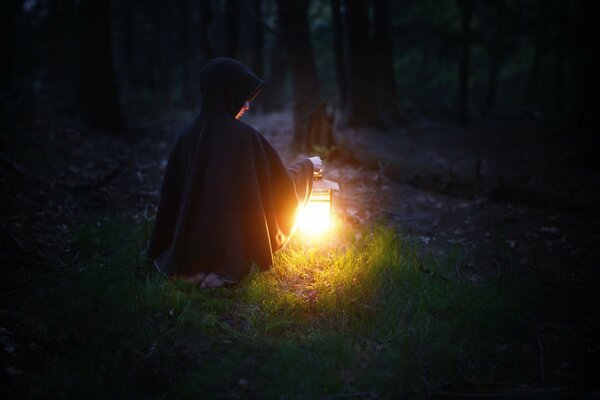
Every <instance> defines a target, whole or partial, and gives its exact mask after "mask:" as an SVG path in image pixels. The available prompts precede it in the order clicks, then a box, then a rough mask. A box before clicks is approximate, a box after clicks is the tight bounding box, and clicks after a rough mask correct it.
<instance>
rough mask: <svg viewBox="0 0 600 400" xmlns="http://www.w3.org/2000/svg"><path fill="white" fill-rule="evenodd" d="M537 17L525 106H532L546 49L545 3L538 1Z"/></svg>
mask: <svg viewBox="0 0 600 400" xmlns="http://www.w3.org/2000/svg"><path fill="white" fill-rule="evenodd" d="M537 4H538V17H537V21H536V37H535V50H534V54H533V59H532V60H531V66H530V68H529V79H528V80H527V92H526V93H525V105H526V106H529V107H530V106H531V105H532V104H533V96H534V95H535V92H536V89H537V86H538V83H539V80H540V76H539V75H540V68H541V65H542V57H543V56H544V53H545V50H546V49H545V47H546V2H544V1H538V3H537Z"/></svg>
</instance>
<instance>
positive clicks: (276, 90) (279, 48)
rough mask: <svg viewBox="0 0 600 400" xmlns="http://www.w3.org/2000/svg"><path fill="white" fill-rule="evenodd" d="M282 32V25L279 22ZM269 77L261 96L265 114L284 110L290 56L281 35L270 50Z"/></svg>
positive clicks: (275, 37)
mask: <svg viewBox="0 0 600 400" xmlns="http://www.w3.org/2000/svg"><path fill="white" fill-rule="evenodd" d="M277 25H278V29H279V31H281V27H280V26H281V24H280V22H279V21H278V22H277ZM268 56H269V57H268V63H269V77H268V79H267V81H266V84H265V88H264V89H263V93H262V94H261V95H260V98H261V102H262V106H263V110H264V111H265V112H273V111H278V110H281V109H282V108H283V105H284V104H283V101H284V93H285V83H286V76H287V69H288V68H287V66H288V61H287V58H288V55H287V51H286V49H285V46H284V43H283V38H282V36H281V35H279V34H278V35H275V36H274V37H273V40H272V42H271V44H270V46H269V49H268Z"/></svg>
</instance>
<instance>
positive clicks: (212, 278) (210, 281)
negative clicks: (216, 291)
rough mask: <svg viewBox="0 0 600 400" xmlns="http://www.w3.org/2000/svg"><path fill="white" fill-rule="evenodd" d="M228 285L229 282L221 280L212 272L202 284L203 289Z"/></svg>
mask: <svg viewBox="0 0 600 400" xmlns="http://www.w3.org/2000/svg"><path fill="white" fill-rule="evenodd" d="M225 284H227V281H226V280H224V279H223V278H221V277H220V276H219V275H217V274H215V273H213V272H211V273H210V274H208V275H206V278H204V280H203V281H202V283H201V284H200V287H201V288H217V287H221V286H223V285H225Z"/></svg>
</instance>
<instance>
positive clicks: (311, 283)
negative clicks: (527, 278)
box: [18, 220, 536, 398]
mask: <svg viewBox="0 0 600 400" xmlns="http://www.w3.org/2000/svg"><path fill="white" fill-rule="evenodd" d="M149 228H150V226H149V225H147V224H143V225H138V224H134V223H131V222H130V221H119V220H113V221H104V222H103V223H102V224H101V225H100V226H98V225H90V226H86V227H83V228H82V229H80V230H79V231H78V232H77V233H76V234H75V243H76V248H78V249H79V251H80V257H79V261H78V262H77V263H76V264H75V265H70V266H64V267H61V268H60V269H58V270H55V271H53V272H50V273H48V274H46V275H45V276H43V277H41V278H40V280H39V282H38V283H37V284H36V287H37V288H38V289H37V293H36V294H35V295H34V296H33V297H34V301H32V302H31V303H30V304H29V306H25V307H24V308H25V309H24V310H23V315H22V316H21V318H22V320H23V321H27V324H28V326H30V327H31V328H30V333H29V334H30V335H31V336H32V337H35V338H38V339H39V340H41V341H42V342H43V343H46V345H45V347H46V348H47V349H51V350H46V353H45V356H44V357H43V363H42V365H41V366H40V367H39V369H38V371H37V372H36V373H35V374H34V377H35V378H34V379H32V380H31V381H30V382H29V383H28V385H27V386H23V387H20V389H18V390H19V391H22V392H21V394H26V395H40V394H43V395H44V396H47V395H48V394H50V393H52V394H60V395H63V396H70V397H71V396H72V397H84V396H85V397H146V396H153V397H155V396H156V397H160V396H165V397H172V396H179V397H184V398H185V397H195V398H197V397H198V395H199V394H204V395H205V397H207V398H248V397H258V398H323V397H327V396H333V395H339V394H345V393H353V392H361V393H362V392H364V393H371V395H373V396H381V397H384V398H385V397H395V396H397V395H407V394H414V393H423V392H427V391H433V390H438V389H440V388H444V387H448V386H449V385H453V386H454V387H456V386H460V385H462V384H463V383H464V382H465V381H467V382H475V383H476V382H485V381H488V380H494V379H497V378H498V376H502V377H504V378H506V377H508V376H509V375H510V374H514V375H515V376H519V377H520V378H521V379H523V378H524V377H525V375H526V374H527V371H529V369H530V368H529V366H528V364H527V363H524V362H523V360H521V359H517V358H516V357H517V356H515V352H514V350H515V349H517V348H526V347H527V346H528V344H529V342H530V341H531V340H533V339H531V338H530V337H529V336H530V333H529V332H528V328H527V325H526V324H525V323H524V322H522V321H523V317H524V316H525V314H526V313H528V310H530V309H531V307H532V306H533V304H532V302H531V301H530V299H531V298H535V297H536V296H535V294H534V288H532V287H530V286H525V285H522V284H516V283H515V282H504V281H502V280H498V281H495V282H492V283H490V284H487V285H473V284H471V283H469V282H467V281H463V280H460V279H448V278H443V276H448V274H445V273H444V268H446V267H445V264H444V261H440V262H431V263H428V265H427V268H424V267H422V265H421V264H420V263H421V261H420V260H419V258H418V257H417V256H416V251H415V248H414V247H413V246H411V245H410V244H408V243H407V242H405V241H403V240H402V239H401V238H400V237H398V236H396V235H394V233H393V232H391V231H389V230H386V229H384V228H375V229H373V230H371V231H364V232H346V233H345V234H344V235H343V237H340V238H339V239H338V240H336V241H335V242H330V243H327V244H326V245H322V246H320V247H311V246H306V245H303V244H302V243H300V242H296V243H292V244H291V245H290V246H289V247H288V248H286V249H285V250H284V251H283V252H281V253H279V254H278V255H277V257H276V263H275V267H274V268H273V269H272V270H271V271H269V272H266V273H254V274H252V275H251V276H250V277H249V278H248V279H247V280H245V281H244V282H243V283H241V284H240V285H239V286H237V287H236V288H234V289H213V290H210V291H203V290H198V289H197V288H195V287H193V286H192V285H190V284H187V283H185V282H181V281H177V282H169V281H167V280H166V279H164V278H163V277H162V276H160V275H159V274H157V273H156V272H155V271H154V270H153V267H152V265H151V264H150V263H149V262H148V261H147V260H145V259H144V256H143V253H144V245H145V243H146V240H147V237H148V232H149ZM424 270H425V271H427V272H424ZM41 338H43V339H41ZM531 362H532V363H535V362H536V360H535V359H532V361H531ZM517 366H519V367H517ZM359 397H360V396H359Z"/></svg>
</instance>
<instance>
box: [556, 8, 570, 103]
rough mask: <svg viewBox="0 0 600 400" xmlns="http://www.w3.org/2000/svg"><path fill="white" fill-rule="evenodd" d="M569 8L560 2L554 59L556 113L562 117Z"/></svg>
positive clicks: (557, 12)
mask: <svg viewBox="0 0 600 400" xmlns="http://www.w3.org/2000/svg"><path fill="white" fill-rule="evenodd" d="M566 14H567V7H566V3H565V1H564V0H558V6H557V7H556V27H557V31H558V35H557V36H558V37H557V40H556V49H555V59H554V67H555V78H554V80H555V83H556V93H555V96H556V100H555V104H554V106H555V111H556V112H557V113H558V114H559V115H560V114H562V112H563V105H564V100H563V97H564V90H563V89H564V88H563V85H564V62H563V59H564V57H565V39H564V35H565V30H566V29H565V22H564V18H566Z"/></svg>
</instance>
